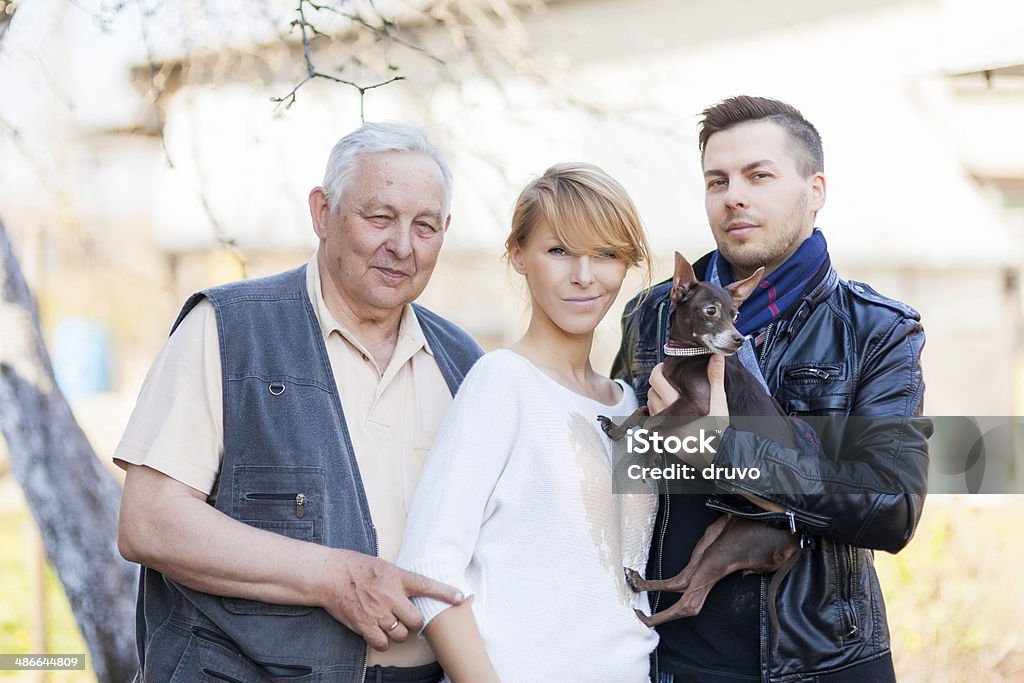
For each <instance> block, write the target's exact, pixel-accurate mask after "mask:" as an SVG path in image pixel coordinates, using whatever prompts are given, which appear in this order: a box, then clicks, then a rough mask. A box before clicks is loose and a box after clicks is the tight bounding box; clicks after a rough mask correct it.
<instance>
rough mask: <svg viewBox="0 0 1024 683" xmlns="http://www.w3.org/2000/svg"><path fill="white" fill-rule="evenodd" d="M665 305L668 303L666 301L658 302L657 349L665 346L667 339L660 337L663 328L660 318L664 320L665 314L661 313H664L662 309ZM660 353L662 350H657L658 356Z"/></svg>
mask: <svg viewBox="0 0 1024 683" xmlns="http://www.w3.org/2000/svg"><path fill="white" fill-rule="evenodd" d="M667 305H668V302H667V301H662V302H661V303H660V304H658V336H657V337H656V339H657V340H658V348H659V349H663V348H665V342H666V341H668V340H667V339H662V337H661V334H662V330H663V329H664V328H663V327H662V320H664V318H665V316H664V315H663V314H664V311H665V306H667ZM661 353H664V352H663V351H659V356H660V354H661Z"/></svg>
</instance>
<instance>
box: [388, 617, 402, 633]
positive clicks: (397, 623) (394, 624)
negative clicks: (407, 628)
mask: <svg viewBox="0 0 1024 683" xmlns="http://www.w3.org/2000/svg"><path fill="white" fill-rule="evenodd" d="M401 623H402V620H401V619H395V623H393V624H391V626H388V627H387V628H386V629H384V633H391V632H392V631H394V630H395V629H396V628H398V625H399V624H401Z"/></svg>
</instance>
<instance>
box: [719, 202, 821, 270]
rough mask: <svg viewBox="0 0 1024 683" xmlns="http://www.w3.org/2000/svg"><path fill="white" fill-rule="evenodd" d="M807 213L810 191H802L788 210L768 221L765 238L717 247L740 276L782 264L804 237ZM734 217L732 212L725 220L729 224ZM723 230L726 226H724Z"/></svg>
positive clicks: (724, 223)
mask: <svg viewBox="0 0 1024 683" xmlns="http://www.w3.org/2000/svg"><path fill="white" fill-rule="evenodd" d="M806 215H807V195H801V196H800V198H799V199H797V200H796V202H795V203H794V204H793V206H792V208H791V209H790V210H789V212H788V213H787V214H786V215H785V216H783V217H782V218H781V219H779V220H778V221H776V222H775V226H778V227H774V226H773V225H768V226H767V227H768V231H769V233H770V234H769V236H768V237H767V238H766V239H765V240H763V241H758V242H754V243H749V244H743V245H732V244H723V243H719V244H718V250H719V252H721V254H722V256H724V257H725V260H726V261H728V262H729V265H731V266H732V269H733V274H734V275H735V276H736V278H737V279H740V278H742V277H746V276H747V275H750V274H751V273H753V272H754V271H755V270H757V269H758V268H760V267H761V266H765V267H766V268H768V267H770V266H779V265H781V259H783V257H788V256H790V255H792V252H794V251H796V249H797V247H798V246H799V243H800V242H802V241H803V238H802V237H801V233H802V232H803V221H804V220H805V216H806ZM734 219H735V217H734V216H733V215H732V214H730V215H729V216H727V217H726V219H725V221H724V222H723V226H724V225H728V224H729V223H730V222H732V221H733V220H734ZM723 232H724V227H723Z"/></svg>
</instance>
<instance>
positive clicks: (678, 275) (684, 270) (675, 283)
mask: <svg viewBox="0 0 1024 683" xmlns="http://www.w3.org/2000/svg"><path fill="white" fill-rule="evenodd" d="M695 284H697V276H696V275H694V273H693V266H691V265H690V262H689V261H687V260H686V257H685V256H683V255H682V254H680V253H679V252H678V251H677V252H676V272H675V274H674V275H673V276H672V293H671V294H670V295H669V298H670V299H672V303H675V302H677V301H679V299H681V298H682V297H683V295H684V294H686V292H687V291H688V290H689V289H690V287H693V286H694V285H695Z"/></svg>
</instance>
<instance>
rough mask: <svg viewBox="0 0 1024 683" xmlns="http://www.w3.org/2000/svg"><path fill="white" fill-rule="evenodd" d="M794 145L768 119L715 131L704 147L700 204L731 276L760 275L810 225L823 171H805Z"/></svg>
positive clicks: (820, 198) (785, 253) (806, 233)
mask: <svg viewBox="0 0 1024 683" xmlns="http://www.w3.org/2000/svg"><path fill="white" fill-rule="evenodd" d="M799 150H800V147H798V143H797V142H796V141H795V140H793V139H792V138H791V137H790V136H789V134H788V133H787V132H786V130H785V129H784V128H782V126H780V125H778V124H776V123H773V122H771V121H755V122H751V123H744V124H740V125H739V126H736V127H735V128H730V129H728V130H723V131H719V132H717V133H714V134H713V135H712V136H711V137H710V138H708V141H707V144H706V145H705V147H704V182H705V193H704V207H705V209H706V210H707V214H708V222H709V223H710V224H711V232H712V234H713V235H714V237H715V242H716V243H717V244H718V249H719V251H720V252H721V253H722V255H723V256H724V257H725V259H726V260H727V261H728V262H729V264H730V265H731V266H732V268H733V272H734V274H735V275H736V278H737V279H740V278H744V277H747V276H748V275H750V274H751V273H752V272H754V271H755V270H756V269H757V268H759V267H760V266H764V267H765V275H767V274H768V273H771V272H772V271H773V270H775V268H777V267H778V266H779V265H781V264H782V262H783V261H785V260H786V259H787V258H789V257H790V256H791V255H792V254H793V252H794V251H796V249H797V247H799V246H800V243H801V242H803V241H804V240H805V239H807V238H808V237H810V235H811V232H812V231H813V230H814V215H815V213H816V212H817V211H818V210H819V209H820V208H821V207H822V205H823V204H824V203H825V177H824V176H823V175H822V174H821V173H814V174H812V175H810V176H806V177H805V176H804V175H803V174H802V173H801V172H800V167H799V163H798V157H797V154H798V153H799Z"/></svg>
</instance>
